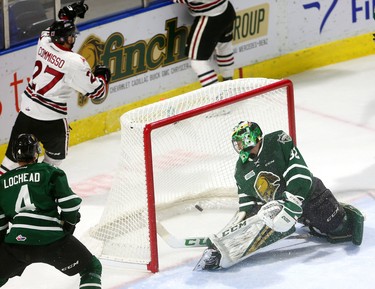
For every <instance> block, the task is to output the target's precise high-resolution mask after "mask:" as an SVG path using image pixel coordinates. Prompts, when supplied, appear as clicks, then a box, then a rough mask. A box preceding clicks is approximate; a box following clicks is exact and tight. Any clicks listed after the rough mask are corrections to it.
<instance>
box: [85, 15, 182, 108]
mask: <svg viewBox="0 0 375 289" xmlns="http://www.w3.org/2000/svg"><path fill="white" fill-rule="evenodd" d="M177 20H178V19H177V17H176V18H172V19H168V20H166V23H165V30H166V34H157V35H155V36H153V37H152V38H151V39H147V40H139V41H137V42H135V43H130V44H128V45H124V43H125V37H124V35H123V34H122V33H120V32H114V33H112V34H111V35H110V36H109V37H108V38H107V39H106V40H105V41H103V40H101V39H100V38H99V37H97V36H96V35H90V36H89V37H87V38H86V40H85V41H84V42H83V44H82V45H81V47H80V48H79V50H78V53H79V54H81V55H82V56H83V57H85V58H86V60H87V62H88V63H89V65H90V67H92V68H93V67H95V66H96V65H98V64H102V65H105V66H107V67H109V68H110V70H111V74H112V77H111V83H115V82H118V81H122V80H125V79H128V78H131V77H134V76H137V75H142V74H145V73H147V72H149V71H152V70H155V69H157V68H160V67H166V66H169V65H172V64H176V63H178V62H181V61H183V60H186V59H187V56H186V54H185V46H186V42H187V37H188V31H189V28H188V27H186V26H180V27H178V26H177ZM139 81H141V82H142V83H143V82H147V81H148V79H147V78H146V77H145V79H143V78H142V79H140V80H139ZM87 101H88V99H87V98H85V97H83V96H82V97H81V98H80V102H79V104H80V105H81V106H83V105H85V104H86V103H87Z"/></svg>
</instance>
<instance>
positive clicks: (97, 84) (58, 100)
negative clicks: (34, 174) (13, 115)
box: [0, 4, 111, 175]
mask: <svg viewBox="0 0 375 289" xmlns="http://www.w3.org/2000/svg"><path fill="white" fill-rule="evenodd" d="M75 5H76V6H74V5H73V8H76V9H73V10H72V9H70V10H72V11H71V12H72V13H73V15H69V17H65V16H66V15H64V18H63V19H65V20H61V21H55V22H54V23H53V24H52V25H51V26H50V27H49V28H47V29H46V30H45V31H43V32H42V33H41V36H40V39H39V42H38V45H37V50H36V60H35V65H34V70H33V75H32V77H31V79H30V82H29V83H28V85H27V87H26V89H25V91H24V92H23V94H22V100H21V110H20V112H19V114H18V116H17V119H16V121H15V124H14V126H13V129H12V133H11V136H10V140H9V144H8V148H7V151H6V153H5V158H4V160H3V162H2V164H1V167H0V175H1V174H3V173H5V172H6V171H9V170H11V169H13V168H15V167H17V166H18V165H17V163H16V162H15V159H14V157H13V155H12V152H11V147H12V145H11V144H12V143H13V142H14V140H15V139H16V137H17V136H18V135H20V134H22V133H31V134H34V135H35V136H36V137H37V138H38V139H39V140H40V142H41V143H42V144H43V147H44V149H45V156H44V160H43V161H44V162H46V163H49V164H51V165H54V166H59V165H60V164H61V162H62V160H63V159H65V157H66V155H67V151H68V141H69V125H68V121H67V114H68V107H67V100H68V98H70V97H72V96H74V95H76V94H77V92H80V93H82V94H83V95H85V96H86V97H89V98H91V99H94V100H95V101H96V102H97V103H100V102H101V101H103V100H104V99H105V98H106V96H107V92H108V84H109V81H110V77H111V74H110V71H109V69H108V68H106V67H105V66H101V65H100V66H97V67H95V70H94V71H93V72H92V71H91V68H90V66H89V64H88V63H87V61H86V59H85V58H84V57H82V56H81V55H79V54H77V53H75V52H73V51H72V48H73V46H74V43H75V40H76V37H77V34H78V32H77V28H76V26H75V24H74V20H75V17H76V16H77V14H76V13H75V11H77V9H78V11H80V14H78V16H79V17H81V18H83V16H84V14H85V12H86V11H87V8H88V7H87V5H83V4H80V5H81V6H77V5H78V4H75ZM68 7H70V6H68ZM77 7H78V8H77ZM63 9H67V7H64V8H63ZM67 11H69V10H67ZM60 19H61V17H60Z"/></svg>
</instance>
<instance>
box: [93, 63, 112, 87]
mask: <svg viewBox="0 0 375 289" xmlns="http://www.w3.org/2000/svg"><path fill="white" fill-rule="evenodd" d="M94 75H95V76H96V77H100V78H102V79H103V80H104V81H105V83H106V84H108V83H109V82H110V81H111V71H110V70H109V68H108V67H107V66H105V65H100V64H99V65H96V66H95V68H94Z"/></svg>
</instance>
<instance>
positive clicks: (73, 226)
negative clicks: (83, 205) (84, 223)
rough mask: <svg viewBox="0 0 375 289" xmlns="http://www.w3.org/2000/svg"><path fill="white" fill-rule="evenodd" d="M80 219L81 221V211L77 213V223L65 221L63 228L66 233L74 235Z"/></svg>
mask: <svg viewBox="0 0 375 289" xmlns="http://www.w3.org/2000/svg"><path fill="white" fill-rule="evenodd" d="M79 221H81V213H80V212H78V213H77V218H76V223H75V224H72V223H69V222H67V221H64V224H63V230H64V231H65V232H66V233H68V234H71V235H73V233H74V230H75V229H76V225H77V224H78V223H79Z"/></svg>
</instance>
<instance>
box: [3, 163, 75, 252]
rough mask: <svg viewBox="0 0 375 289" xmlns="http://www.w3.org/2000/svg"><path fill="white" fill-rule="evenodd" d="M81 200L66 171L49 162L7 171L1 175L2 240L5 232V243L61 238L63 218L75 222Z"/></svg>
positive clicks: (29, 242)
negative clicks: (68, 180) (69, 183)
mask: <svg viewBox="0 0 375 289" xmlns="http://www.w3.org/2000/svg"><path fill="white" fill-rule="evenodd" d="M81 201H82V200H81V198H80V197H78V196H77V195H75V194H74V193H73V191H72V190H71V189H70V187H69V185H68V182H67V178H66V175H65V173H64V172H63V171H62V170H60V169H58V168H55V167H53V166H51V165H49V164H46V163H35V164H30V165H27V166H22V167H19V168H17V169H14V170H11V171H9V172H7V173H6V174H4V175H2V176H1V177H0V237H1V238H0V242H1V239H2V238H3V237H4V235H5V234H6V233H7V234H6V236H5V242H6V243H16V244H26V245H45V244H50V243H52V242H54V241H56V240H58V239H61V238H62V237H64V236H65V232H64V231H63V229H62V220H66V221H68V222H70V223H73V224H74V223H75V222H76V218H77V212H78V210H79V208H80V204H81ZM7 231H8V232H7Z"/></svg>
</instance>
